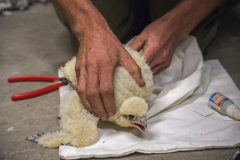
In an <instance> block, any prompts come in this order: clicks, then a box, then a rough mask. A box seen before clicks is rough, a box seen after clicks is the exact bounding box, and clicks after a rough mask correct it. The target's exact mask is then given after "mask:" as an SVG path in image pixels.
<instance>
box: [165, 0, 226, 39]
mask: <svg viewBox="0 0 240 160" xmlns="http://www.w3.org/2000/svg"><path fill="white" fill-rule="evenodd" d="M224 1H225V0H182V2H181V3H180V4H179V5H178V6H176V8H174V9H173V10H172V11H170V12H169V13H168V14H169V15H168V16H170V17H172V18H174V19H175V20H176V21H177V22H179V24H180V26H179V28H180V31H179V38H182V37H185V36H186V35H188V34H189V33H190V32H191V31H192V30H193V29H194V28H195V27H196V26H197V25H198V24H199V23H200V22H201V21H202V20H203V19H204V18H205V17H206V16H207V15H208V14H209V13H211V12H212V11H213V10H214V9H215V8H217V7H218V6H219V5H221V4H222V3H223V2H224Z"/></svg>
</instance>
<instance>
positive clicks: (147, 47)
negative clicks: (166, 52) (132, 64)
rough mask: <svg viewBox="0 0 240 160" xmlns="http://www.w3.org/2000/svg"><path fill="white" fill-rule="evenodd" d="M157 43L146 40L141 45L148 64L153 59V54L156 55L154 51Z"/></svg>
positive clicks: (157, 46) (156, 48)
mask: <svg viewBox="0 0 240 160" xmlns="http://www.w3.org/2000/svg"><path fill="white" fill-rule="evenodd" d="M158 48H159V43H158V42H153V41H147V42H146V43H145V44H144V46H143V56H144V57H145V59H146V61H147V63H148V64H149V65H150V64H151V62H152V61H153V60H154V56H156V54H155V53H156V52H157V51H158Z"/></svg>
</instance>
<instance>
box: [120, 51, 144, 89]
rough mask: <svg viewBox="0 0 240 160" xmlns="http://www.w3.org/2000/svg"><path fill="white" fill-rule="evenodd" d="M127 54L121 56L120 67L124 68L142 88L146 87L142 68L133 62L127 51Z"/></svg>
mask: <svg viewBox="0 0 240 160" xmlns="http://www.w3.org/2000/svg"><path fill="white" fill-rule="evenodd" d="M125 52H126V54H121V57H120V60H119V65H120V66H122V67H124V68H125V69H126V70H127V71H128V72H129V74H130V75H131V76H132V78H133V79H134V80H135V81H136V83H137V84H138V85H139V86H140V87H143V86H145V82H144V80H143V78H142V75H141V68H140V67H139V66H138V65H137V63H136V62H135V61H134V60H133V58H132V57H131V56H130V54H129V53H128V52H127V51H125Z"/></svg>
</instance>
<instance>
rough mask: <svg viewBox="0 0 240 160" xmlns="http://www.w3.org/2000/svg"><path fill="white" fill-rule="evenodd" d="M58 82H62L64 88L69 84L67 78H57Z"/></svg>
mask: <svg viewBox="0 0 240 160" xmlns="http://www.w3.org/2000/svg"><path fill="white" fill-rule="evenodd" d="M59 80H60V81H61V82H62V85H63V86H66V85H68V83H69V80H68V79H67V78H64V77H62V78H59Z"/></svg>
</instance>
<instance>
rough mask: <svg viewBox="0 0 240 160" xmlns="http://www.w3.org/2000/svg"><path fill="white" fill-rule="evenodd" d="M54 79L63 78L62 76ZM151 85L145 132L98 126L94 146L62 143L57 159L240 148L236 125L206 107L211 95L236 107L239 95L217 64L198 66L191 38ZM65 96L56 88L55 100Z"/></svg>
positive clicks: (199, 56) (199, 58) (63, 89)
mask: <svg viewBox="0 0 240 160" xmlns="http://www.w3.org/2000/svg"><path fill="white" fill-rule="evenodd" d="M59 76H63V75H62V73H61V72H60V73H59ZM154 85H155V89H154V91H153V94H152V96H151V98H150V99H149V100H148V104H149V106H150V109H149V111H148V115H147V117H148V128H147V130H146V132H145V133H140V132H139V131H138V130H137V129H133V128H121V127H119V126H117V125H114V124H110V123H109V122H101V123H100V124H99V125H98V127H99V128H98V133H99V138H98V140H97V142H96V143H95V144H93V145H91V146H88V147H84V148H75V147H72V146H64V145H63V146H60V148H59V156H60V157H61V158H62V159H79V158H90V157H101V158H102V157H119V156H123V155H128V154H130V153H134V152H140V153H148V154H149V153H169V152H176V151H187V150H198V149H205V148H222V147H235V146H238V145H240V123H239V121H235V120H233V119H231V118H229V117H227V116H223V115H221V114H219V113H218V112H216V111H215V110H213V109H211V108H210V107H209V106H208V105H207V102H208V99H209V97H210V95H211V94H212V93H214V92H220V93H222V94H223V95H225V96H227V97H228V98H230V99H232V100H233V102H234V103H235V105H236V106H238V107H240V91H239V89H238V88H237V87H236V85H235V84H234V82H233V81H232V79H231V78H230V76H229V75H228V74H227V72H226V71H225V69H224V68H223V67H222V65H221V64H220V63H219V61H218V60H211V61H205V62H203V58H202V53H201V51H200V49H199V47H198V44H197V41H196V39H195V38H194V37H190V36H189V37H187V38H186V39H184V40H183V41H182V42H181V43H180V44H179V45H178V47H177V48H176V50H175V53H174V55H173V59H172V63H171V66H170V67H169V68H168V69H166V70H165V71H164V72H162V73H160V74H158V75H156V76H155V77H154ZM68 92H69V88H68V86H64V87H61V88H60V99H62V98H63V97H64V96H65V95H66V94H68ZM89 134H91V133H89Z"/></svg>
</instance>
